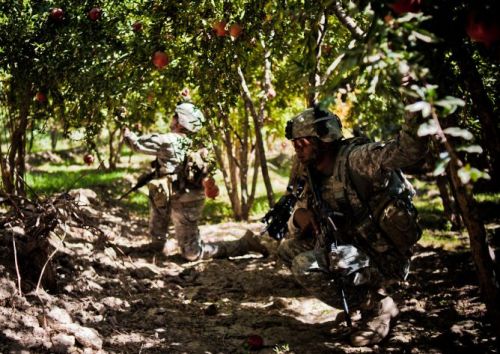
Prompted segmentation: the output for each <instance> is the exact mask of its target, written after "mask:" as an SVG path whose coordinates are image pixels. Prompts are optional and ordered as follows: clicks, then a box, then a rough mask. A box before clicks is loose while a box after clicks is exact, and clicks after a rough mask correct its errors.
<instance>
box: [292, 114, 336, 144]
mask: <svg viewBox="0 0 500 354" xmlns="http://www.w3.org/2000/svg"><path fill="white" fill-rule="evenodd" d="M285 136H286V138H287V139H290V140H293V139H297V138H306V137H311V136H315V137H317V138H319V139H320V140H321V141H324V142H327V143H328V142H332V141H335V140H339V139H341V138H342V124H341V123H340V119H339V117H337V115H335V114H334V113H331V112H329V111H324V110H321V109H318V108H308V109H306V110H305V111H303V112H302V113H300V114H299V115H297V116H295V117H294V118H292V119H291V120H289V121H288V122H287V124H286V130H285Z"/></svg>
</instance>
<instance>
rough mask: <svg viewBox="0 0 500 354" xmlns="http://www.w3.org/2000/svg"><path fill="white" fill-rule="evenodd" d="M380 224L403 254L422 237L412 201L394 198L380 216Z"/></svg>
mask: <svg viewBox="0 0 500 354" xmlns="http://www.w3.org/2000/svg"><path fill="white" fill-rule="evenodd" d="M378 225H379V227H380V228H381V229H382V231H383V232H384V233H385V234H386V235H387V237H388V238H389V239H390V240H391V242H392V243H393V244H394V245H395V246H396V249H397V250H398V251H399V252H400V253H401V254H403V255H407V253H408V251H411V247H412V246H413V245H414V244H415V243H416V242H417V241H418V240H419V239H420V236H421V235H422V229H421V228H420V226H419V225H418V223H417V211H416V209H415V207H414V206H413V204H412V203H411V202H410V201H407V200H404V199H401V198H392V199H391V200H390V201H389V202H388V203H387V204H386V205H385V207H384V209H383V210H382V212H381V213H380V215H379V217H378Z"/></svg>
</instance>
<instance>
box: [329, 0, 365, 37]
mask: <svg viewBox="0 0 500 354" xmlns="http://www.w3.org/2000/svg"><path fill="white" fill-rule="evenodd" d="M331 8H332V10H333V12H334V13H335V16H337V18H338V19H339V21H340V23H342V24H343V25H344V26H345V27H346V28H347V29H348V30H349V32H351V34H352V36H353V37H354V38H355V39H363V37H364V36H365V32H363V30H362V29H361V28H360V27H359V26H358V24H357V23H356V21H355V20H354V19H353V18H352V17H350V16H349V15H348V14H347V13H346V12H345V10H344V8H343V7H342V3H341V1H340V0H333V2H332V6H331Z"/></svg>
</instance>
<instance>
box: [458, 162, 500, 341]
mask: <svg viewBox="0 0 500 354" xmlns="http://www.w3.org/2000/svg"><path fill="white" fill-rule="evenodd" d="M459 168H460V166H459V165H458V164H457V163H456V161H452V162H450V177H451V181H452V183H453V187H454V188H455V191H456V196H457V202H458V205H459V207H460V211H461V213H462V217H463V220H464V223H465V226H466V227H467V231H468V232H469V239H470V246H471V251H472V257H473V259H474V263H475V265H476V271H477V275H478V278H479V286H480V288H481V293H482V295H483V298H484V301H485V304H486V309H487V310H488V314H489V316H490V318H491V320H492V323H493V328H494V333H495V335H496V337H497V338H500V307H499V306H498V304H500V289H499V287H498V284H499V280H500V279H499V278H498V274H495V271H494V269H495V264H494V262H493V260H492V259H491V256H490V252H489V249H488V245H487V243H486V230H485V228H484V224H483V222H482V221H481V218H480V217H479V212H478V210H477V206H476V203H475V200H474V197H473V196H472V186H470V185H463V184H462V182H461V180H460V178H459V177H458V174H457V171H458V169H459Z"/></svg>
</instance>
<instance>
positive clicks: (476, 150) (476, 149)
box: [457, 145, 483, 154]
mask: <svg viewBox="0 0 500 354" xmlns="http://www.w3.org/2000/svg"><path fill="white" fill-rule="evenodd" d="M457 151H465V152H468V153H469V154H482V153H483V148H482V147H481V146H479V145H468V146H461V147H459V148H458V149H457Z"/></svg>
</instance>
